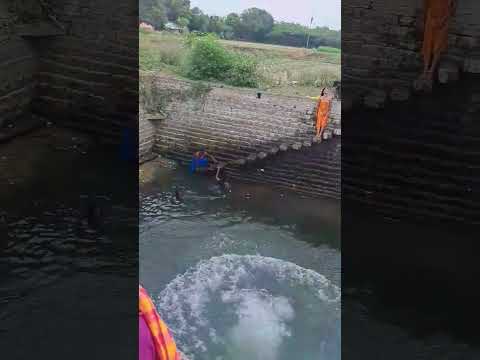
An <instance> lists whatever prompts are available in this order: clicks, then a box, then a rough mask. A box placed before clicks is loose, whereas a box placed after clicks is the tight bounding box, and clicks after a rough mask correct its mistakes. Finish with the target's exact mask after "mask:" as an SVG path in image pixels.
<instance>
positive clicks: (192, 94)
mask: <svg viewBox="0 0 480 360" xmlns="http://www.w3.org/2000/svg"><path fill="white" fill-rule="evenodd" d="M210 91H212V87H211V86H210V85H209V84H207V83H204V82H201V81H196V82H193V83H192V84H191V85H190V87H188V88H187V89H184V90H178V91H175V92H172V90H171V89H168V90H166V89H165V88H163V87H162V86H161V84H159V83H158V81H157V79H156V78H155V75H154V74H152V73H144V72H141V73H140V81H139V99H140V113H141V114H142V115H143V114H148V115H153V116H158V115H160V117H164V116H165V115H166V111H167V106H168V104H169V103H170V102H171V101H173V100H174V99H176V100H177V101H182V102H185V101H191V100H193V101H195V102H196V103H197V105H198V106H200V107H204V106H205V101H206V98H207V96H208V94H209V93H210Z"/></svg>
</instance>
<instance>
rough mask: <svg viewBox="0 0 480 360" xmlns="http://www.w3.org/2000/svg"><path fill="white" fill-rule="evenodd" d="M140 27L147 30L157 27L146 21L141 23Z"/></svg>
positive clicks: (153, 29)
mask: <svg viewBox="0 0 480 360" xmlns="http://www.w3.org/2000/svg"><path fill="white" fill-rule="evenodd" d="M140 29H142V30H146V31H155V28H154V27H153V26H152V25H150V24H148V23H146V22H141V23H140Z"/></svg>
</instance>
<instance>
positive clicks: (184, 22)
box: [177, 17, 190, 29]
mask: <svg viewBox="0 0 480 360" xmlns="http://www.w3.org/2000/svg"><path fill="white" fill-rule="evenodd" d="M177 24H178V26H181V27H182V28H184V29H185V28H187V27H188V25H189V24H190V20H189V19H188V18H186V17H179V18H178V19H177Z"/></svg>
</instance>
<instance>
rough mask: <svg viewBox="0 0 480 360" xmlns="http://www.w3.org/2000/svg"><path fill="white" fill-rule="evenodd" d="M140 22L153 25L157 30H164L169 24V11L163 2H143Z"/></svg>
mask: <svg viewBox="0 0 480 360" xmlns="http://www.w3.org/2000/svg"><path fill="white" fill-rule="evenodd" d="M139 17H140V21H145V22H147V23H149V24H152V25H153V26H154V27H155V28H156V29H163V26H164V25H165V23H166V22H167V20H168V19H167V9H166V7H165V4H164V2H163V0H141V1H140V3H139Z"/></svg>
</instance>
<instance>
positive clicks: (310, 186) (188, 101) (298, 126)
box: [140, 76, 341, 198]
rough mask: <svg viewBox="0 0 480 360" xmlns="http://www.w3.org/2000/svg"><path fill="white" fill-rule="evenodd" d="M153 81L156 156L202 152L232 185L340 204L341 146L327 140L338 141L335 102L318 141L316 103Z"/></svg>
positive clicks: (167, 80) (166, 79)
mask: <svg viewBox="0 0 480 360" xmlns="http://www.w3.org/2000/svg"><path fill="white" fill-rule="evenodd" d="M156 81H157V85H158V86H161V88H162V89H163V91H164V92H165V94H164V97H163V99H164V101H165V104H163V109H164V112H165V114H166V117H165V118H164V119H163V120H158V121H156V130H157V133H156V134H157V135H156V141H155V146H154V151H155V152H156V153H162V154H165V155H167V156H169V157H172V158H174V159H177V160H184V161H189V160H190V158H191V155H192V153H193V152H194V151H196V150H198V149H199V147H201V146H203V147H205V148H206V149H207V151H208V152H209V153H211V154H212V155H214V156H215V157H216V158H217V159H218V160H219V161H221V162H225V163H227V166H226V171H227V175H228V176H229V177H231V178H236V179H239V180H244V181H253V182H259V183H268V184H272V185H275V186H278V187H280V188H288V189H290V190H295V191H297V192H299V193H302V194H306V195H309V196H328V197H333V198H339V197H340V140H339V139H331V138H332V137H334V136H337V135H340V133H341V132H340V117H341V106H340V101H339V100H336V101H334V103H333V108H332V113H331V119H330V123H329V127H328V128H327V131H326V132H325V134H326V136H325V139H324V140H323V141H320V140H319V139H316V138H315V119H314V118H315V116H314V113H315V110H316V105H317V102H316V101H315V100H312V99H309V98H300V97H287V96H276V95H271V94H266V93H262V95H261V98H258V97H257V92H256V91H255V90H248V89H237V88H227V87H212V88H203V89H201V91H199V90H195V85H192V83H191V82H188V81H182V80H178V79H175V78H172V77H164V76H163V77H157V79H156ZM145 134H147V132H146V133H145ZM140 142H141V143H142V137H141V140H140ZM260 169H263V170H260Z"/></svg>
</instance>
